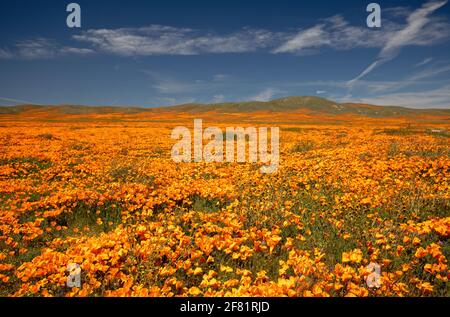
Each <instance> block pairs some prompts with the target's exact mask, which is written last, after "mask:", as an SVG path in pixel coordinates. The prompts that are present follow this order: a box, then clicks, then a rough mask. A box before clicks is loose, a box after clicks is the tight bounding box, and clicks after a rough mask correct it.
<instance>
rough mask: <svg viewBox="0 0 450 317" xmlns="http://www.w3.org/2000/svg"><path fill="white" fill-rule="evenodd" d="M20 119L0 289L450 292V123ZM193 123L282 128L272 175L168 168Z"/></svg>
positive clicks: (100, 116) (299, 117) (6, 126)
mask: <svg viewBox="0 0 450 317" xmlns="http://www.w3.org/2000/svg"><path fill="white" fill-rule="evenodd" d="M22 110H23V111H22V112H18V113H8V114H1V115H0V150H1V151H0V184H1V185H0V295H1V296H81V297H84V296H152V297H153V296H154V297H172V296H211V297H215V296H274V297H278V296H291V297H303V296H335V297H342V296H450V283H449V282H448V279H449V278H450V271H449V267H448V265H449V263H448V260H449V256H450V241H449V236H450V147H449V136H450V134H449V132H448V131H449V129H450V121H449V118H450V116H449V115H448V116H439V117H438V116H436V117H433V116H431V115H430V116H428V117H426V116H421V117H420V119H419V118H416V117H413V116H397V117H383V118H381V117H380V118H376V117H370V116H363V115H356V114H346V115H345V114H343V115H331V114H330V115H318V114H309V113H306V112H301V111H298V112H289V113H286V112H264V111H259V112H258V111H256V112H247V113H245V112H234V113H221V114H218V113H216V112H214V111H210V112H203V113H192V112H189V111H176V110H174V109H170V110H167V111H162V110H154V111H145V112H139V111H128V112H126V111H125V112H123V113H120V112H114V111H112V112H107V111H105V112H101V111H97V112H95V111H93V112H92V113H89V112H86V113H81V114H80V113H71V112H70V111H68V110H67V109H65V108H52V109H50V110H49V109H47V108H46V109H44V110H42V109H40V108H36V109H34V108H31V109H22ZM194 118H202V119H203V122H204V125H205V126H218V127H227V126H240V125H241V126H249V125H252V126H265V127H272V126H276V127H279V128H280V166H279V169H278V172H277V173H275V174H262V173H260V167H261V166H260V163H254V164H250V163H204V162H200V163H194V162H193V163H175V162H173V160H172V159H171V148H172V146H173V145H174V143H175V140H173V139H171V131H172V129H173V128H175V127H176V126H180V125H181V126H186V127H189V128H192V125H193V120H194ZM70 263H75V264H78V265H79V266H80V269H81V286H80V287H68V286H67V276H68V272H67V266H68V265H69V264H70ZM371 263H373V264H375V265H378V266H379V268H380V272H379V280H378V281H377V283H376V284H377V285H372V284H370V283H368V279H367V278H368V276H369V275H370V274H372V273H373V272H371V271H370V270H369V269H368V268H367V267H368V266H369V264H371Z"/></svg>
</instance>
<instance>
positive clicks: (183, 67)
mask: <svg viewBox="0 0 450 317" xmlns="http://www.w3.org/2000/svg"><path fill="white" fill-rule="evenodd" d="M70 2H71V1H61V0H40V1H38V0H27V1H24V0H2V1H1V2H0V49H3V50H4V51H5V52H10V53H11V56H8V58H0V105H10V104H18V103H22V101H27V102H33V103H39V104H86V105H126V106H145V107H153V106H161V105H171V104H180V103H185V102H204V103H209V102H221V101H240V100H251V99H253V100H255V99H257V100H268V99H274V98H278V97H283V96H288V95H320V96H322V97H325V98H330V99H335V100H338V101H358V102H376V103H378V104H393V103H394V102H396V101H397V100H398V102H397V103H398V104H400V105H406V106H412V107H419V106H420V107H424V108H425V107H440V108H449V107H450V103H447V102H450V97H448V99H446V98H447V97H445V96H448V95H449V94H450V93H449V92H448V91H449V90H450V89H449V87H450V68H449V71H444V69H445V68H446V67H449V65H450V56H449V52H450V41H449V39H448V38H447V39H444V40H441V41H438V42H436V43H433V44H430V45H411V46H406V47H404V48H403V49H402V50H401V52H400V53H399V54H398V56H396V57H395V58H392V60H390V61H388V62H386V63H385V64H383V65H381V66H380V67H378V68H377V69H375V70H374V71H373V72H371V73H370V74H369V75H367V76H366V77H365V78H364V80H363V82H362V83H361V84H360V86H357V87H355V88H352V89H349V88H348V87H346V86H345V83H346V82H348V81H350V80H351V79H353V78H355V77H356V76H358V75H359V74H360V73H361V72H362V71H363V70H364V69H366V68H367V67H368V66H369V65H370V64H371V63H372V62H373V61H374V60H375V59H376V58H377V55H378V54H379V52H380V51H381V47H372V48H362V47H355V48H352V49H348V50H338V49H333V48H331V47H321V48H319V49H315V50H314V52H311V53H309V54H295V53H292V54H291V53H286V54H273V53H271V52H270V50H268V49H261V50H256V51H254V52H243V53H216V54H212V53H200V54H198V55H192V56H180V55H164V54H163V55H157V56H156V55H152V56H141V55H134V56H133V55H131V56H122V55H118V54H112V53H109V52H104V51H97V52H95V53H94V54H89V55H78V54H76V55H75V54H74V55H70V54H69V55H61V56H52V57H48V58H31V59H30V58H23V57H21V56H18V55H17V54H16V50H15V46H16V45H17V43H20V42H22V41H27V40H30V41H32V40H35V39H48V40H51V41H52V42H53V43H57V45H59V46H76V47H83V48H85V47H86V48H91V47H90V46H89V45H88V44H87V43H80V42H76V41H74V40H73V38H72V37H73V36H74V35H79V34H81V33H82V32H85V31H87V30H93V29H108V30H114V29H119V28H139V27H144V26H149V25H163V26H171V27H176V28H190V29H195V30H199V31H201V32H210V33H214V34H218V35H223V34H230V33H233V32H238V31H240V30H242V29H243V28H246V27H249V28H252V29H264V30H267V31H271V32H292V33H293V34H295V33H296V32H299V31H301V30H304V29H308V28H311V27H314V26H315V25H317V24H319V23H320V21H322V19H326V18H329V17H331V16H335V15H341V16H342V17H344V18H345V20H346V21H347V22H348V23H349V24H350V25H352V26H355V27H361V28H366V26H365V22H366V17H367V14H368V13H366V6H367V4H368V3H370V2H371V1H360V0H351V1H349V0H346V1H323V0H315V1H299V0H297V1H287V0H284V1H283V0H278V1H242V0H241V1H238V0H227V1H225V0H224V1H218V0H217V1H211V0H209V1H203V0H190V1H186V0H185V1H174V0H165V1H137V0H135V1H119V0H78V1H73V2H77V3H79V4H80V5H81V8H82V28H81V29H69V28H67V26H66V24H65V21H66V17H67V13H66V12H65V8H66V5H67V4H68V3H70ZM425 2H426V1H411V0H409V1H378V3H380V5H381V6H382V9H383V10H384V9H385V8H392V7H405V8H409V9H408V10H410V12H413V11H414V10H417V9H418V8H420V7H421V6H422V5H423V4H424V3H425ZM400 12H401V10H400ZM405 12H406V9H405ZM432 16H436V17H440V19H441V20H442V21H443V22H445V23H446V22H448V21H447V20H448V19H449V18H450V4H448V3H447V4H446V5H445V6H444V7H442V8H440V9H439V10H437V11H436V12H435V13H433V15H432ZM383 19H384V15H383ZM393 19H398V21H397V20H396V21H395V22H398V23H399V24H400V25H406V16H404V17H401V16H400V17H396V18H393ZM372 32H379V33H380V34H381V33H382V32H385V29H383V28H382V29H381V30H372ZM426 60H429V61H428V62H426V63H424V64H423V65H419V66H418V64H421V63H422V62H424V61H426ZM439 69H442V70H443V71H442V72H439V71H436V70H439ZM420 74H432V75H428V76H425V77H423V76H422V77H420ZM417 76H419V77H420V78H419V79H417V78H416V77H417ZM405 81H406V82H409V84H407V85H403V84H402V83H404V82H405ZM389 83H391V84H392V86H389ZM375 84H380V85H381V84H383V85H387V87H388V88H383V89H374V88H373V85H375ZM383 87H384V86H383ZM419 93H421V96H423V98H424V99H423V101H422V102H423V103H422V104H409V103H410V102H411V100H414V96H415V95H417V94H419ZM433 93H434V94H439V100H438V101H436V99H435V98H433ZM446 93H447V94H446ZM402 98H403V99H402ZM427 98H428V99H427Z"/></svg>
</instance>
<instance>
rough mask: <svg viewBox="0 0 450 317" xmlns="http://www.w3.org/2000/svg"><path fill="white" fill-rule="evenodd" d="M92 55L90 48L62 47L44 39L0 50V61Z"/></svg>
mask: <svg viewBox="0 0 450 317" xmlns="http://www.w3.org/2000/svg"><path fill="white" fill-rule="evenodd" d="M92 53H94V50H92V49H90V48H79V47H72V46H64V45H60V44H58V43H57V42H56V41H53V40H50V39H46V38H36V39H33V40H23V41H19V42H17V43H16V44H15V45H14V46H13V48H12V49H8V50H5V49H0V59H12V58H20V59H29V60H35V59H50V58H54V57H57V56H65V55H88V54H92Z"/></svg>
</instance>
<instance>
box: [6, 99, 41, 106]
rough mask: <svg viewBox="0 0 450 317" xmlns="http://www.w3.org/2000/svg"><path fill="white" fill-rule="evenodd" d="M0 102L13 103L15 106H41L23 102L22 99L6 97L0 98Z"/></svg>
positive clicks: (35, 103)
mask: <svg viewBox="0 0 450 317" xmlns="http://www.w3.org/2000/svg"><path fill="white" fill-rule="evenodd" d="M0 100H3V101H7V102H12V103H13V104H28V105H38V106H40V105H41V104H39V103H37V102H32V101H27V100H21V99H13V98H6V97H0Z"/></svg>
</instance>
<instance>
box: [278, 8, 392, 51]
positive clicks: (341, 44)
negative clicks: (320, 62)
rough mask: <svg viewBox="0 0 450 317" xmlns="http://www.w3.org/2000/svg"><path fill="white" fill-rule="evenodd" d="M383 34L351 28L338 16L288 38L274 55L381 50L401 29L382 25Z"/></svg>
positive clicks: (390, 23)
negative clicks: (324, 51)
mask: <svg viewBox="0 0 450 317" xmlns="http://www.w3.org/2000/svg"><path fill="white" fill-rule="evenodd" d="M383 23H384V27H383V32H380V31H374V30H371V29H369V28H367V27H363V26H352V25H350V24H349V23H348V22H347V21H346V20H345V19H344V17H342V16H341V15H335V16H333V17H330V18H327V19H324V20H322V21H321V22H320V23H319V24H317V25H315V26H313V27H311V28H308V29H304V30H300V31H299V32H298V33H297V34H295V35H293V36H291V37H290V38H289V39H288V41H287V42H285V43H283V44H282V45H281V46H279V47H277V48H276V49H274V50H273V53H294V54H301V55H302V54H309V53H311V52H314V51H315V50H319V49H320V48H326V47H328V48H332V49H335V50H350V49H354V48H378V47H382V46H383V45H384V44H385V43H386V42H387V41H388V39H389V36H390V35H391V34H392V33H393V32H395V31H397V30H398V29H400V25H399V24H397V23H394V22H390V21H387V20H386V21H384V22H383Z"/></svg>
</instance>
